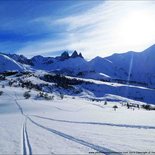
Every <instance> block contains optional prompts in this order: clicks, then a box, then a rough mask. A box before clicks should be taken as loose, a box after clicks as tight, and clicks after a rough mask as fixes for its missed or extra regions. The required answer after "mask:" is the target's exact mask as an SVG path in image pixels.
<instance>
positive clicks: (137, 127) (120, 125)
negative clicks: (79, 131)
mask: <svg viewBox="0 0 155 155" xmlns="http://www.w3.org/2000/svg"><path fill="white" fill-rule="evenodd" d="M31 116H33V117H37V118H41V119H46V120H51V121H55V122H64V123H73V124H89V125H103V126H113V127H124V128H136V129H155V126H146V125H128V124H113V123H103V122H78V121H68V120H58V119H53V118H48V117H42V116H38V115H31Z"/></svg>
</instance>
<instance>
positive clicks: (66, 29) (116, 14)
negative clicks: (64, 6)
mask: <svg viewBox="0 0 155 155" xmlns="http://www.w3.org/2000/svg"><path fill="white" fill-rule="evenodd" d="M150 3H151V4H150ZM74 8H75V6H74V7H73V8H72V9H71V8H70V10H72V12H74ZM146 8H147V9H148V10H149V9H152V10H153V9H154V8H155V6H154V3H153V2H151V1H149V2H146V1H141V2H138V1H131V2H129V1H128V2H123V1H118V2H115V1H104V2H102V3H100V5H97V6H94V7H93V8H91V9H88V10H87V11H82V12H79V13H76V14H67V15H65V16H63V17H58V18H55V17H53V16H43V17H40V18H36V19H34V20H32V22H34V23H40V24H42V25H44V28H46V29H48V32H49V33H51V35H50V36H51V37H49V38H48V39H45V40H41V41H36V42H29V43H27V44H26V46H25V47H23V48H22V49H21V50H20V51H19V52H20V53H24V54H26V53H28V54H27V55H35V54H38V53H39V54H46V55H48V54H52V51H56V50H63V49H69V50H74V49H76V50H79V51H80V52H83V54H84V56H85V57H88V58H90V57H94V56H96V55H100V56H107V55H110V54H112V53H113V52H125V51H127V50H142V49H144V48H145V47H147V46H149V45H151V44H153V41H154V40H153V39H152V38H149V39H147V40H148V41H147V40H145V39H144V42H145V45H144V44H143V46H142V43H141V42H138V41H137V43H135V44H133V43H130V42H124V40H123V37H122V38H120V36H119V35H118V33H119V32H117V31H121V29H120V23H121V22H122V21H124V19H125V18H126V17H128V14H129V13H130V12H133V11H135V10H144V9H146ZM154 13H155V12H154ZM133 24H135V23H133ZM154 34H155V33H154ZM154 34H152V36H153V35H154ZM152 36H151V37H152Z"/></svg>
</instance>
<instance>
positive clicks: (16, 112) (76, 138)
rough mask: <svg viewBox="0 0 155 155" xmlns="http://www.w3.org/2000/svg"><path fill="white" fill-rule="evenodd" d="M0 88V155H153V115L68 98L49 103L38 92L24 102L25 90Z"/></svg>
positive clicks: (148, 112)
mask: <svg viewBox="0 0 155 155" xmlns="http://www.w3.org/2000/svg"><path fill="white" fill-rule="evenodd" d="M0 90H2V91H3V92H4V93H3V94H2V95H1V96H0V137H1V138H0V154H24V155H26V154H89V153H96V152H102V153H104V154H108V153H109V152H117V154H119V153H121V152H124V153H122V154H126V153H127V152H155V145H154V144H155V119H154V118H155V112H154V111H146V110H144V109H138V108H135V109H134V110H133V109H127V107H126V106H122V105H121V104H120V103H119V102H110V101H108V104H107V105H104V102H92V101H89V100H86V99H82V98H79V97H74V98H73V97H71V96H67V95H65V97H64V99H60V97H59V96H57V95H56V94H54V96H55V97H54V100H52V101H51V100H50V101H46V100H43V99H36V95H37V92H36V91H34V90H32V91H31V97H30V98H29V99H25V98H24V97H23V93H24V92H25V91H27V90H26V89H25V88H15V87H9V86H5V88H0ZM135 103H136V101H135ZM137 103H138V102H137ZM114 105H117V106H118V109H117V110H116V111H115V110H114V109H113V108H112V107H113V106H114ZM111 154H112V153H111Z"/></svg>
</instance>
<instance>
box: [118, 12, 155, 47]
mask: <svg viewBox="0 0 155 155" xmlns="http://www.w3.org/2000/svg"><path fill="white" fill-rule="evenodd" d="M154 19H155V15H154V14H153V13H152V12H150V11H149V10H138V11H132V12H129V13H128V14H127V15H126V16H124V17H123V19H121V20H120V21H119V24H118V26H117V28H116V31H117V32H116V34H117V41H121V43H122V44H124V45H126V44H127V45H132V46H133V45H137V44H139V45H140V44H145V43H147V42H149V41H150V40H151V39H155V20H154Z"/></svg>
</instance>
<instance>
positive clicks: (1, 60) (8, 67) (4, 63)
mask: <svg viewBox="0 0 155 155" xmlns="http://www.w3.org/2000/svg"><path fill="white" fill-rule="evenodd" d="M23 70H24V67H23V66H22V65H20V64H19V63H17V62H16V61H15V60H13V59H11V58H9V57H8V56H6V55H2V54H0V72H5V71H23Z"/></svg>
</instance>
